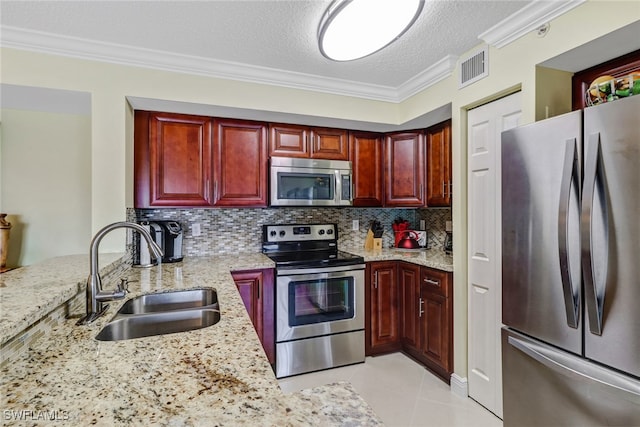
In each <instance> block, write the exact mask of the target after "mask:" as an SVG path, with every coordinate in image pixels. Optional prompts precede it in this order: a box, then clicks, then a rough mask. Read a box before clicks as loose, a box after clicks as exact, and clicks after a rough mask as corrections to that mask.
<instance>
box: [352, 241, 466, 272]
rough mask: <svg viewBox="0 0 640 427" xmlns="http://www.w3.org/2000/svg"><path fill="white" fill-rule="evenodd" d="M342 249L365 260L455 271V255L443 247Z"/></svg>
mask: <svg viewBox="0 0 640 427" xmlns="http://www.w3.org/2000/svg"><path fill="white" fill-rule="evenodd" d="M340 249H341V250H343V251H345V252H349V253H352V254H354V255H359V256H362V257H364V260H365V262H371V261H407V262H411V263H414V264H418V265H423V266H425V267H430V268H435V269H438V270H442V271H447V272H452V271H453V257H452V256H451V255H447V254H445V252H444V251H443V250H441V249H394V248H388V249H387V248H383V249H379V250H367V249H364V248H356V247H344V248H343V247H341V248H340Z"/></svg>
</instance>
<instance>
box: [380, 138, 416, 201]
mask: <svg viewBox="0 0 640 427" xmlns="http://www.w3.org/2000/svg"><path fill="white" fill-rule="evenodd" d="M385 161H386V163H385V206H397V207H401V206H403V207H420V206H423V205H424V136H423V134H422V132H404V133H396V134H390V135H387V138H386V141H385Z"/></svg>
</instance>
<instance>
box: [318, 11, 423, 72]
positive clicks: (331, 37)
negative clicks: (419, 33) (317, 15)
mask: <svg viewBox="0 0 640 427" xmlns="http://www.w3.org/2000/svg"><path fill="white" fill-rule="evenodd" d="M423 6H424V0H334V1H333V3H331V5H329V8H328V9H327V11H326V12H325V13H324V15H323V16H322V19H321V20H320V27H319V28H318V43H319V45H320V52H322V54H323V55H324V56H326V57H327V58H329V59H332V60H334V61H351V60H354V59H359V58H363V57H365V56H368V55H371V54H372V53H375V52H377V51H379V50H380V49H382V48H384V47H386V46H388V45H389V44H391V43H393V42H394V41H395V40H397V39H398V38H400V36H402V34H404V33H405V31H407V30H408V29H409V27H411V25H413V23H414V22H415V21H416V19H417V18H418V16H419V15H420V12H421V11H422V8H423Z"/></svg>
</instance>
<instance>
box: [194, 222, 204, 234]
mask: <svg viewBox="0 0 640 427" xmlns="http://www.w3.org/2000/svg"><path fill="white" fill-rule="evenodd" d="M201 233H202V231H201V230H200V223H197V222H196V223H195V224H193V225H192V226H191V235H192V236H193V237H198V236H199V235H200V234H201Z"/></svg>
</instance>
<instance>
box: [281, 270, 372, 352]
mask: <svg viewBox="0 0 640 427" xmlns="http://www.w3.org/2000/svg"><path fill="white" fill-rule="evenodd" d="M276 298H277V313H276V341H277V342H282V341H288V340H294V339H299V338H309V337H317V336H321V335H330V334H335V333H340V332H349V331H355V330H361V329H364V265H358V266H357V267H355V268H354V266H347V267H334V268H331V267H326V268H321V269H301V270H290V271H285V272H282V271H279V272H278V278H277V288H276Z"/></svg>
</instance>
